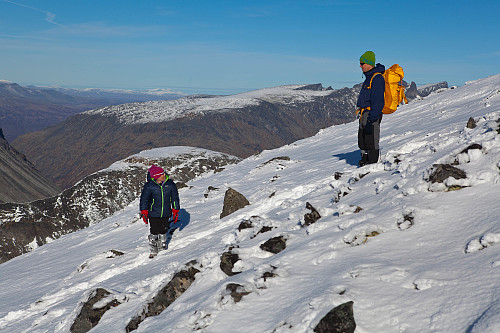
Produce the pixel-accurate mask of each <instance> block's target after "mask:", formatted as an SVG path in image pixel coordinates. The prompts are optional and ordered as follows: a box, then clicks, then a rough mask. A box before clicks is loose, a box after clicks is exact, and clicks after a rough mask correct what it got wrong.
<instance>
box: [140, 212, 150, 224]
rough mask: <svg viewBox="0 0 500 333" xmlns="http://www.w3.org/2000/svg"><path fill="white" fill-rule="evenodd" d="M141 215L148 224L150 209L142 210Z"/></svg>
mask: <svg viewBox="0 0 500 333" xmlns="http://www.w3.org/2000/svg"><path fill="white" fill-rule="evenodd" d="M141 217H142V220H143V221H144V223H146V224H148V211H147V210H141Z"/></svg>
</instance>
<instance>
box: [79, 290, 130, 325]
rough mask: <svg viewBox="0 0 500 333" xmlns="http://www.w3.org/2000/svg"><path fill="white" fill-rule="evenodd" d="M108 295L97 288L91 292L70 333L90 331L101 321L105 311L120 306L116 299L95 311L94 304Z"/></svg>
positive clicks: (105, 291)
mask: <svg viewBox="0 0 500 333" xmlns="http://www.w3.org/2000/svg"><path fill="white" fill-rule="evenodd" d="M108 295H110V293H109V292H108V291H107V290H105V289H102V288H97V289H96V290H95V291H94V292H93V294H92V295H91V297H90V298H89V300H88V301H87V302H85V304H84V305H83V307H82V310H81V311H80V314H79V315H78V317H77V318H76V319H75V321H74V323H73V325H71V328H70V331H71V333H85V332H88V331H90V330H91V329H92V328H93V327H94V326H96V325H97V324H98V323H99V320H101V318H102V316H103V315H104V313H105V312H106V311H108V310H109V309H111V308H112V307H115V306H118V305H120V302H118V301H117V300H116V299H111V300H110V301H109V302H108V303H106V305H105V306H103V307H100V308H98V309H95V308H94V304H96V303H97V302H99V301H101V300H103V299H105V298H106V297H107V296H108Z"/></svg>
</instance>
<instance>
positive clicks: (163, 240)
mask: <svg viewBox="0 0 500 333" xmlns="http://www.w3.org/2000/svg"><path fill="white" fill-rule="evenodd" d="M158 236H159V239H158V242H159V244H158V247H159V248H160V250H166V249H168V243H167V234H159V235H158Z"/></svg>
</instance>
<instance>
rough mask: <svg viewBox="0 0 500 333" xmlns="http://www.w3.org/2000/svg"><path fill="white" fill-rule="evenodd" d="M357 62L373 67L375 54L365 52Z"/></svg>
mask: <svg viewBox="0 0 500 333" xmlns="http://www.w3.org/2000/svg"><path fill="white" fill-rule="evenodd" d="M359 62H364V63H365V64H368V65H372V66H375V53H373V52H372V51H366V52H365V53H363V55H362V56H361V57H360V58H359Z"/></svg>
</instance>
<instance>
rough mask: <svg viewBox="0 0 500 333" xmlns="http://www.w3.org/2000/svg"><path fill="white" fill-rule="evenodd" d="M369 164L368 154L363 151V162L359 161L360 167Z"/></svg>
mask: <svg viewBox="0 0 500 333" xmlns="http://www.w3.org/2000/svg"><path fill="white" fill-rule="evenodd" d="M367 164H368V153H367V152H366V151H364V150H362V151H361V160H359V162H358V165H359V166H360V167H362V166H364V165H367Z"/></svg>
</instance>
